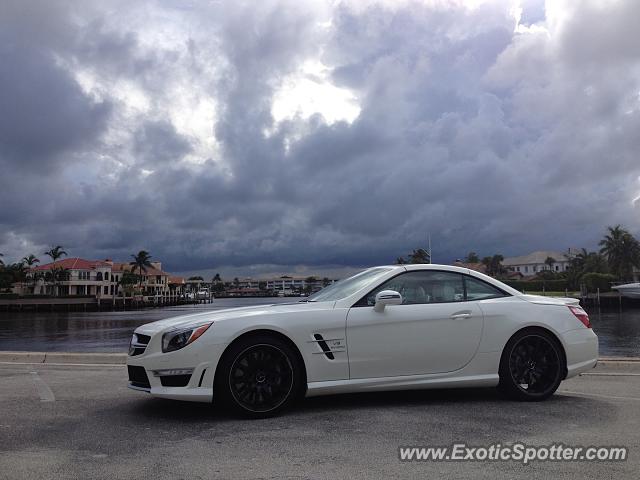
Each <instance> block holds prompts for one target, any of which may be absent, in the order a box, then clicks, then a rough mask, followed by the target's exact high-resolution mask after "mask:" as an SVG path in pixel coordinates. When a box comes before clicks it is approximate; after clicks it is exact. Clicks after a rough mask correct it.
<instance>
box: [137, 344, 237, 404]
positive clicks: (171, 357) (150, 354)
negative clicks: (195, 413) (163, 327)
mask: <svg viewBox="0 0 640 480" xmlns="http://www.w3.org/2000/svg"><path fill="white" fill-rule="evenodd" d="M225 346H226V345H208V344H203V345H197V343H195V342H194V343H193V344H191V345H188V346H187V347H185V348H183V349H181V350H177V351H175V352H170V353H162V352H159V351H156V352H154V351H151V350H150V349H152V348H153V341H152V342H151V343H150V344H149V346H148V347H147V351H145V352H144V353H142V354H139V355H135V356H129V357H127V370H128V373H129V385H128V386H129V388H131V389H133V390H137V391H143V392H147V393H149V394H151V395H152V396H154V397H158V398H167V399H172V400H186V401H191V402H212V401H213V381H214V378H215V371H216V366H217V365H218V361H219V360H220V356H221V355H222V352H223V351H224V348H225ZM203 347H206V348H203ZM168 370H181V371H180V372H170V371H168ZM188 371H191V373H187V372H188ZM171 373H179V375H170V374H171ZM168 374H169V375H168ZM177 385H179V386H177Z"/></svg>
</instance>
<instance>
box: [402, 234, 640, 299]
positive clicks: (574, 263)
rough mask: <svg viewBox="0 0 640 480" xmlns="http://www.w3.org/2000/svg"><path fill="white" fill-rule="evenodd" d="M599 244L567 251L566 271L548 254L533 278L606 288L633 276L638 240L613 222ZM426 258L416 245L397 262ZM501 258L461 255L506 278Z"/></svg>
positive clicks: (639, 257)
mask: <svg viewBox="0 0 640 480" xmlns="http://www.w3.org/2000/svg"><path fill="white" fill-rule="evenodd" d="M598 246H599V247H600V248H599V250H598V251H588V250H586V249H584V248H583V249H581V250H580V251H579V252H578V253H573V252H572V251H570V252H569V253H568V254H567V257H568V260H569V267H568V268H567V270H566V271H565V272H556V271H554V270H553V265H554V263H556V261H558V260H560V259H555V258H552V257H547V258H546V259H545V262H544V263H545V265H546V267H547V268H545V269H544V270H542V271H540V272H537V273H536V277H535V279H534V281H536V280H539V281H541V282H547V283H549V282H555V284H557V285H563V286H565V287H566V288H568V289H572V290H577V289H579V288H580V285H581V284H585V285H586V287H587V288H588V289H589V290H595V289H596V288H600V289H601V290H607V289H608V288H609V287H610V285H611V283H612V282H615V281H619V282H626V281H630V280H632V278H633V269H634V267H635V268H640V242H639V241H638V240H637V239H636V238H635V237H634V236H633V235H632V234H631V233H630V232H629V231H628V230H627V229H625V228H623V227H622V226H621V225H616V226H613V227H607V231H606V234H605V236H604V237H603V238H602V240H600V242H599V244H598ZM429 260H430V259H429V258H428V253H427V252H426V251H424V250H423V249H417V250H413V252H412V253H411V254H409V255H408V257H407V258H404V257H398V258H397V259H396V263H397V264H406V263H430V261H429ZM503 261H504V256H503V255H501V254H499V253H497V254H494V255H490V256H484V257H480V256H479V255H478V254H477V253H476V252H474V251H472V252H469V253H468V254H467V256H466V257H465V258H464V259H463V262H464V263H471V264H482V265H484V266H485V271H486V272H487V274H488V275H491V276H493V277H496V278H499V279H501V280H505V281H509V279H508V273H509V270H508V269H507V267H505V266H504V265H503V264H502V262H503ZM510 283H513V282H510ZM563 289H564V288H563Z"/></svg>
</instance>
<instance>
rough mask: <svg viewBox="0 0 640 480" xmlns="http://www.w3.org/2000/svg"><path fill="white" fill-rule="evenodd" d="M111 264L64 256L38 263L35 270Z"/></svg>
mask: <svg viewBox="0 0 640 480" xmlns="http://www.w3.org/2000/svg"><path fill="white" fill-rule="evenodd" d="M109 265H110V264H109V263H107V262H102V261H100V260H85V259H84V258H80V257H71V258H64V259H62V260H57V261H55V262H51V263H45V264H44V265H38V266H37V267H34V268H33V270H51V269H52V268H64V269H67V270H95V269H96V268H97V267H108V266H109Z"/></svg>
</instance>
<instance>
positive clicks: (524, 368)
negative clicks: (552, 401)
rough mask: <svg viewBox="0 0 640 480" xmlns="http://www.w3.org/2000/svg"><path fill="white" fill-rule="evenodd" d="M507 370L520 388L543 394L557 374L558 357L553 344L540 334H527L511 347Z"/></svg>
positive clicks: (554, 382) (551, 386)
mask: <svg viewBox="0 0 640 480" xmlns="http://www.w3.org/2000/svg"><path fill="white" fill-rule="evenodd" d="M509 371H510V372H511V378H512V379H513V382H514V383H515V384H516V385H518V386H519V388H520V389H522V390H523V391H525V392H527V393H532V394H540V395H542V394H545V393H546V392H548V391H549V389H551V388H553V387H554V385H555V384H556V382H557V379H558V376H559V374H560V373H559V358H558V353H557V350H556V348H555V347H554V345H553V344H552V343H551V342H550V340H549V339H547V338H545V337H543V336H541V335H528V336H526V337H524V338H522V339H521V340H520V341H519V342H518V344H517V345H516V346H515V347H514V348H513V349H512V351H511V355H510V357H509Z"/></svg>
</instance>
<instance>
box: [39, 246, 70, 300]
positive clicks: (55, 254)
mask: <svg viewBox="0 0 640 480" xmlns="http://www.w3.org/2000/svg"><path fill="white" fill-rule="evenodd" d="M44 254H45V255H48V256H49V257H51V260H53V264H52V265H51V268H50V270H51V280H52V281H53V295H54V296H56V295H57V294H58V278H60V275H59V274H57V273H56V272H55V270H56V266H55V263H56V261H58V259H59V258H62V257H63V256H66V255H67V252H65V251H64V250H63V247H62V245H57V246H55V247H53V248H52V249H51V250H49V251H47V252H44Z"/></svg>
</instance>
